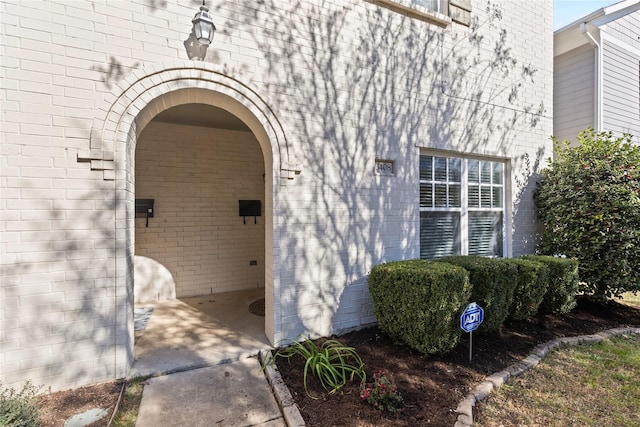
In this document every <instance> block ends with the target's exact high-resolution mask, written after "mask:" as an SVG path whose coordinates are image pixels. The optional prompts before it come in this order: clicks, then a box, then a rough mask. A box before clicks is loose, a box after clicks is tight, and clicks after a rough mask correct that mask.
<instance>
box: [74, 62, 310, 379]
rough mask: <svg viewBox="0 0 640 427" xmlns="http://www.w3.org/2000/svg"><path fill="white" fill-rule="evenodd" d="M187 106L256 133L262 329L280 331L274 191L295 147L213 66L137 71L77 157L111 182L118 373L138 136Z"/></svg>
mask: <svg viewBox="0 0 640 427" xmlns="http://www.w3.org/2000/svg"><path fill="white" fill-rule="evenodd" d="M189 103H200V104H208V105H212V106H215V107H219V108H222V109H224V110H227V111H228V112H230V113H232V114H234V115H235V116H237V117H238V118H240V119H241V120H242V121H243V122H244V123H245V124H246V125H247V126H248V127H249V128H250V129H251V131H252V132H253V134H254V135H255V137H256V139H257V140H258V142H259V144H260V148H261V149H262V152H263V156H264V161H265V172H266V177H265V299H266V304H265V307H266V309H265V312H266V313H265V314H266V315H265V334H266V336H267V338H268V339H269V341H270V342H271V343H272V344H274V343H275V341H276V337H277V336H278V331H279V330H280V329H281V325H280V314H279V312H276V310H277V309H278V307H279V304H276V303H275V302H277V301H278V300H279V297H278V295H279V289H278V286H277V281H276V280H274V277H278V272H277V271H276V269H277V266H276V265H274V262H273V260H274V258H275V259H277V258H278V253H277V251H278V247H279V245H278V243H277V242H274V221H273V212H274V211H275V209H274V205H275V203H276V201H277V199H278V192H279V188H280V187H282V186H284V185H286V184H287V182H288V181H289V180H291V179H293V177H294V176H295V175H296V174H298V173H300V168H299V167H298V166H297V165H296V161H295V156H294V154H293V150H292V147H291V145H290V143H289V141H288V140H287V137H286V135H285V132H284V130H283V128H282V125H281V123H280V121H279V120H278V118H277V117H276V116H275V114H274V113H273V110H272V109H271V107H270V106H269V105H268V103H267V102H266V101H265V100H264V99H263V98H262V97H261V96H259V94H258V93H256V91H255V90H254V89H252V88H250V87H249V86H247V85H245V84H243V83H241V82H240V81H238V80H236V79H234V78H232V77H229V76H227V75H224V74H222V73H220V72H218V71H216V70H215V69H214V68H213V66H212V65H211V64H207V63H202V62H193V61H177V62H174V63H171V64H164V65H163V66H158V65H156V66H151V67H148V68H143V69H140V70H136V71H134V72H133V73H132V75H131V76H129V77H128V78H127V79H124V80H123V81H122V82H120V84H119V85H118V86H117V88H115V89H114V91H112V93H111V94H110V95H109V96H108V98H107V99H105V100H104V102H103V105H102V107H101V108H100V109H99V110H98V114H97V116H96V117H95V119H94V123H93V127H92V130H91V139H90V148H89V150H87V151H83V152H79V153H78V161H80V162H88V163H90V167H91V169H92V170H94V171H100V172H101V173H102V174H103V179H105V180H110V181H114V186H115V198H116V200H115V203H114V209H115V215H114V219H115V230H114V231H115V232H114V235H115V236H116V237H115V239H116V241H115V242H114V247H115V254H114V256H115V271H116V272H115V294H116V313H114V315H115V322H116V328H117V329H118V330H123V331H127V332H126V334H125V335H124V336H121V337H119V338H117V341H118V347H117V349H116V362H115V365H116V370H117V371H118V372H119V374H121V375H123V376H124V375H126V373H127V371H128V369H129V368H130V367H131V366H132V364H133V345H134V340H133V286H134V284H133V257H134V234H135V225H134V217H135V214H134V205H135V191H134V176H135V148H136V143H137V138H138V136H139V135H140V133H141V132H142V130H143V129H144V128H145V126H146V125H147V124H148V123H149V122H150V121H151V120H152V119H153V118H154V117H155V116H156V115H157V114H159V113H160V112H162V111H164V110H166V109H169V108H171V107H174V106H179V105H183V104H189Z"/></svg>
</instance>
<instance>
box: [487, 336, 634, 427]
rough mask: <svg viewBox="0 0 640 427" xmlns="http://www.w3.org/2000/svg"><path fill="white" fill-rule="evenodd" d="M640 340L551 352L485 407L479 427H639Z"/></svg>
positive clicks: (610, 341) (499, 392)
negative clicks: (639, 379) (541, 426)
mask: <svg viewBox="0 0 640 427" xmlns="http://www.w3.org/2000/svg"><path fill="white" fill-rule="evenodd" d="M638 378H640V337H637V336H631V337H625V336H621V337H615V338H612V339H610V340H605V341H602V342H600V343H597V344H593V345H588V346H587V345H585V346H577V347H572V348H564V349H561V350H557V351H554V352H552V353H550V354H549V355H548V356H547V357H546V358H545V359H544V360H543V362H542V363H540V364H539V365H538V366H537V367H536V368H535V369H533V370H531V371H529V372H527V373H525V374H524V375H522V376H521V377H518V378H515V379H512V380H511V381H509V382H508V383H507V384H505V385H503V386H502V387H500V388H499V389H498V390H497V391H495V392H494V393H492V394H491V395H490V397H489V398H487V399H486V400H485V401H483V402H481V403H480V404H479V405H478V407H477V409H478V411H477V413H478V418H477V419H476V420H475V421H476V424H475V425H477V426H482V427H490V426H505V427H506V426H522V427H524V426H533V425H536V426H540V425H544V426H558V427H559V426H563V427H564V426H584V427H595V426H598V427H614V426H615V427H632V426H633V427H636V426H638V425H640V382H639V381H638Z"/></svg>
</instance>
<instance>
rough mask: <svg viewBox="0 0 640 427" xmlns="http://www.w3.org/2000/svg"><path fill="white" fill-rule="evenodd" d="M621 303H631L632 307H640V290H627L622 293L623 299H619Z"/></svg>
mask: <svg viewBox="0 0 640 427" xmlns="http://www.w3.org/2000/svg"><path fill="white" fill-rule="evenodd" d="M618 302H619V303H621V304H626V305H630V306H631V307H636V308H640V292H638V293H636V294H634V293H632V292H626V293H624V294H622V299H621V300H618Z"/></svg>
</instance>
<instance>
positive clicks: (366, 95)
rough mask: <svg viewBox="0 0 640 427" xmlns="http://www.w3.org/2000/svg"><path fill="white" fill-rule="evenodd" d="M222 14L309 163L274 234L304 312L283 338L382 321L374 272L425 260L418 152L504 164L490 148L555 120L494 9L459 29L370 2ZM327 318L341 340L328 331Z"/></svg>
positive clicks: (239, 8) (246, 7) (526, 190)
mask: <svg viewBox="0 0 640 427" xmlns="http://www.w3.org/2000/svg"><path fill="white" fill-rule="evenodd" d="M224 7H225V8H229V9H231V10H232V12H234V13H233V14H232V16H235V17H240V18H239V19H240V20H239V21H236V20H233V19H229V20H227V21H226V22H225V23H224V25H223V26H224V27H225V28H226V30H227V32H228V33H229V34H234V32H235V33H241V32H245V31H246V32H248V33H250V34H252V35H254V41H255V42H256V44H257V45H258V47H259V49H260V51H261V53H262V55H263V56H264V58H265V60H266V68H267V69H266V72H265V73H264V74H265V75H264V76H263V81H264V83H262V82H261V83H262V84H264V87H261V88H257V89H258V90H259V91H260V93H268V94H269V97H270V98H269V101H268V102H269V103H270V104H271V105H272V106H273V108H274V109H275V110H276V115H277V116H279V117H280V118H281V119H282V120H283V121H284V122H285V123H286V124H285V128H286V129H287V130H289V131H291V134H292V135H291V139H292V140H294V141H295V140H298V141H299V142H298V143H297V146H298V149H299V152H298V153H297V155H298V156H299V157H300V158H301V160H302V163H303V165H304V171H303V173H302V174H301V175H300V176H299V177H296V178H295V180H294V181H293V182H292V183H291V184H290V185H289V186H288V187H286V189H283V192H284V193H286V194H287V196H286V197H285V198H283V201H282V204H281V205H279V209H278V210H277V211H276V212H274V216H275V217H276V220H277V218H278V217H282V218H286V223H285V225H283V226H281V230H278V229H276V230H275V232H274V234H275V235H283V236H288V237H287V241H286V243H283V244H282V245H281V250H282V255H281V264H280V268H282V269H283V270H284V271H285V273H284V274H285V275H288V276H287V277H291V282H292V283H294V284H295V285H293V286H287V287H285V288H283V289H281V290H280V295H279V298H280V301H281V304H282V307H289V306H292V305H293V306H296V307H297V312H296V314H292V313H291V312H290V311H288V312H287V313H284V315H283V319H282V323H283V336H284V337H285V338H292V337H294V336H297V335H298V332H299V331H298V330H296V328H298V325H301V324H302V325H303V326H304V328H305V330H306V333H308V334H309V335H315V336H317V335H325V334H327V333H332V332H339V331H340V330H341V329H345V330H346V329H349V328H353V327H359V326H361V325H362V323H366V322H368V321H371V322H373V321H375V318H374V317H373V313H372V312H371V306H370V301H369V297H368V289H367V285H366V276H367V274H368V270H369V269H370V268H371V267H372V266H373V265H375V264H377V263H381V262H385V261H391V260H397V259H406V258H416V257H418V252H417V251H416V244H415V243H414V242H416V241H417V240H418V234H419V231H418V229H419V227H418V221H419V220H418V219H419V213H418V182H419V178H418V176H417V174H416V169H417V168H416V167H410V166H409V165H410V164H412V163H413V164H417V161H418V154H419V149H418V148H417V147H424V148H433V149H444V150H447V149H448V150H454V149H455V151H460V152H463V153H477V154H478V155H483V154H489V153H490V154H491V155H495V152H494V151H491V152H488V151H487V150H486V149H485V146H486V145H487V144H489V143H490V142H492V143H494V144H495V141H500V149H499V150H498V151H499V153H498V155H504V156H506V153H508V152H509V148H510V147H511V146H512V145H513V144H514V142H515V141H516V139H517V138H518V135H519V134H520V132H522V131H524V130H531V129H533V128H536V127H537V126H538V125H539V122H540V120H541V119H548V118H546V117H544V112H545V106H544V104H539V105H533V104H530V103H528V102H527V101H526V100H525V99H523V96H522V93H524V92H525V91H526V90H530V89H531V87H532V86H533V85H535V81H534V77H535V76H536V72H537V70H535V69H534V68H533V67H532V66H531V64H530V63H524V62H522V60H521V59H520V58H518V57H516V56H515V54H514V53H513V50H512V48H511V47H510V39H509V34H508V32H507V30H506V29H504V28H503V27H502V26H501V20H502V12H501V10H500V9H499V8H498V7H497V6H495V5H492V4H490V3H488V4H487V7H486V10H485V11H484V12H483V13H478V14H477V15H476V17H475V18H474V21H473V23H472V25H471V27H470V28H469V29H468V30H467V29H464V30H461V29H460V27H457V28H458V29H457V30H456V31H453V30H451V28H449V29H447V30H442V29H438V28H436V27H434V26H432V25H428V24H425V23H424V22H421V21H417V20H415V19H410V18H408V17H406V16H402V15H400V14H394V13H391V12H389V11H388V10H385V9H380V8H377V7H373V6H367V7H366V8H365V13H364V14H363V15H362V14H358V11H362V8H361V7H360V6H353V5H344V6H342V7H339V6H331V5H327V6H326V7H318V6H315V5H309V4H307V3H306V2H302V1H297V2H292V3H291V4H290V5H289V6H288V8H283V7H282V3H280V2H275V1H274V0H264V1H261V2H255V1H253V0H243V1H241V2H239V3H238V4H237V5H235V9H234V5H225V6H224ZM235 12H238V13H237V14H235ZM292 17H293V18H292ZM222 65H223V66H225V67H226V66H227V65H226V64H222ZM240 74H241V75H240V76H239V77H240V78H242V77H244V76H243V75H242V74H244V73H240ZM247 77H249V78H250V77H251V76H247ZM282 79H285V83H284V84H283V85H282V84H280V83H279V82H280V81H281V80H282ZM500 105H505V106H506V107H501V106H500ZM426 123H428V125H425V124H426ZM307 147H308V149H307ZM303 148H305V149H304V150H303ZM376 159H388V160H391V161H393V162H394V167H395V168H396V170H395V171H394V176H380V175H375V174H374V167H375V160H376ZM414 162H415V163H414ZM523 173H524V174H525V175H526V174H527V173H528V172H527V171H524V172H523ZM520 183H522V185H523V188H521V189H519V190H518V191H517V193H518V194H519V196H521V197H527V198H528V197H530V194H531V191H530V190H531V185H532V182H530V181H529V180H528V179H526V178H525V179H522V180H520V181H519V183H518V184H520ZM411 188H415V190H414V191H409V192H408V193H407V189H411ZM309 192H311V193H312V194H309ZM514 206H515V207H516V209H515V211H514V213H518V212H519V211H520V209H530V208H531V207H532V206H533V205H532V201H531V202H530V201H528V200H516V201H514ZM276 223H278V222H277V221H276ZM276 227H278V226H276ZM520 233H521V230H518V229H516V230H514V241H516V240H518V239H523V238H524V237H521V236H520ZM315 284H320V286H314V285H315ZM345 285H346V286H345ZM343 287H344V289H343ZM276 297H278V296H276ZM301 313H304V314H301ZM285 316H288V317H287V318H285ZM320 319H321V320H320ZM318 320H320V322H318ZM327 321H333V323H334V326H335V328H334V330H328V329H326V328H324V327H322V326H320V325H322V324H323V323H327Z"/></svg>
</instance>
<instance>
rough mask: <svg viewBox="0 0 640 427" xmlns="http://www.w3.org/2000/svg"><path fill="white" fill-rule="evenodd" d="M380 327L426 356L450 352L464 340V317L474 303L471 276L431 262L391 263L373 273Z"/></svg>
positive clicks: (371, 282)
mask: <svg viewBox="0 0 640 427" xmlns="http://www.w3.org/2000/svg"><path fill="white" fill-rule="evenodd" d="M369 290H370V293H371V298H372V300H373V311H374V313H375V315H376V318H377V319H378V324H379V327H380V329H382V330H383V331H385V332H386V333H387V334H389V336H390V337H391V338H393V339H395V340H399V341H402V342H404V343H406V344H407V345H408V346H410V347H412V348H414V349H415V350H417V351H419V352H421V353H424V354H432V353H446V352H447V351H449V350H451V349H452V348H453V347H455V346H456V344H457V343H458V340H459V339H460V334H461V331H460V328H459V322H460V321H459V316H460V314H461V313H462V310H464V307H465V306H466V303H467V301H468V300H469V294H470V285H469V278H468V273H467V272H466V271H465V270H464V269H462V268H460V267H456V266H454V265H450V264H446V263H443V262H434V261H427V260H410V261H397V262H389V263H386V264H381V265H377V266H375V267H374V268H373V269H372V270H371V274H370V275H369Z"/></svg>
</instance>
